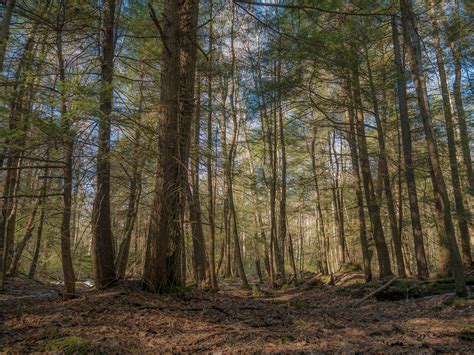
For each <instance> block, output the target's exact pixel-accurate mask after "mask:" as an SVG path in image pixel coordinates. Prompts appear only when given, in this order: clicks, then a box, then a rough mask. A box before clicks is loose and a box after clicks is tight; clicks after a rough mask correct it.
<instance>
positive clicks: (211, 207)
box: [207, 0, 219, 290]
mask: <svg viewBox="0 0 474 355" xmlns="http://www.w3.org/2000/svg"><path fill="white" fill-rule="evenodd" d="M209 18H210V22H209V54H208V57H209V67H208V83H207V90H208V91H207V98H208V104H207V109H208V116H207V194H208V220H209V237H210V242H211V243H210V248H209V249H210V253H209V263H210V267H209V276H210V279H211V287H212V288H213V289H215V290H217V289H218V288H219V286H218V283H217V274H216V250H215V249H216V226H215V212H214V211H215V199H214V190H213V189H214V188H213V176H212V160H213V159H212V158H213V153H214V148H213V141H212V140H213V135H212V117H213V105H212V100H213V90H212V80H213V70H214V68H213V63H214V62H213V58H214V53H213V48H214V47H213V45H214V26H213V24H214V21H213V0H209Z"/></svg>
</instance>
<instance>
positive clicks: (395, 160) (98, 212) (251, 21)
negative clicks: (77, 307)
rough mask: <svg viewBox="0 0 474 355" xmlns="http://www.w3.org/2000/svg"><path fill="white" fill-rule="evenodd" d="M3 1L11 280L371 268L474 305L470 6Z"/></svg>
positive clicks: (438, 0) (102, 281)
mask: <svg viewBox="0 0 474 355" xmlns="http://www.w3.org/2000/svg"><path fill="white" fill-rule="evenodd" d="M198 3H199V4H198ZM0 9H1V28H0V70H1V73H2V81H1V87H0V90H1V95H0V118H1V120H0V129H1V131H0V144H1V146H0V148H1V151H0V155H1V156H0V164H1V166H0V177H1V180H0V194H1V196H2V197H1V200H0V208H1V217H0V218H1V219H0V256H1V259H0V260H1V262H0V287H2V286H3V284H4V282H5V279H6V278H8V277H10V276H14V275H17V274H23V275H27V276H28V277H30V278H38V279H40V280H45V281H49V280H58V281H64V284H65V291H64V294H65V295H66V296H68V295H69V296H71V295H72V294H74V292H75V285H76V280H77V281H85V280H90V279H94V282H95V285H96V286H97V288H99V289H103V288H108V287H110V286H112V285H114V284H115V283H116V280H117V279H124V278H125V279H127V278H135V279H141V280H142V285H143V287H144V288H146V289H148V290H150V291H154V292H161V291H164V290H166V289H167V288H170V287H177V286H178V287H179V286H184V285H185V284H186V281H187V282H188V284H189V283H191V282H194V283H195V284H197V285H198V286H201V287H210V288H215V289H217V288H218V286H219V278H231V277H239V279H240V282H241V285H242V287H244V288H248V287H249V278H251V279H252V280H258V279H259V280H260V281H262V280H267V281H268V283H269V284H270V285H272V286H273V287H280V286H282V285H284V284H288V283H291V282H294V281H295V280H297V279H300V278H302V277H303V275H304V273H305V272H307V271H311V272H320V273H322V274H324V275H332V274H333V273H335V272H337V271H340V270H341V268H342V269H344V268H346V269H347V268H349V269H351V268H355V269H360V270H363V272H364V275H365V280H366V281H370V280H371V279H372V278H378V277H382V278H383V277H386V276H391V275H392V274H396V275H398V276H399V277H402V278H404V277H416V278H419V279H426V278H428V277H435V276H449V275H453V276H454V278H455V280H456V292H457V294H458V295H460V296H463V295H466V293H467V290H466V284H465V280H464V272H463V269H469V268H471V265H472V250H471V249H472V236H473V226H472V219H471V216H470V212H471V211H472V206H473V195H474V173H473V168H472V154H471V149H472V132H473V120H472V107H473V106H472V105H473V95H472V94H473V80H474V79H473V75H474V73H473V63H472V55H473V52H472V40H473V27H472V16H473V11H474V8H473V5H472V2H470V1H460V0H423V1H421V0H420V1H410V0H401V1H400V2H398V1H388V0H387V1H375V0H374V1H372V0H364V1H361V0H351V1H348V0H324V1H309V0H307V1H305V0H298V1H292V0H288V1H262V2H257V1H256V2H253V1H244V0H236V1H227V0H207V1H200V2H198V1H197V0H179V1H175V0H165V1H150V2H148V1H141V0H103V1H90V0H87V1H66V0H36V1H27V0H17V1H15V0H4V1H1V8H0Z"/></svg>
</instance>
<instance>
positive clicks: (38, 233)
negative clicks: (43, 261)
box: [28, 174, 48, 279]
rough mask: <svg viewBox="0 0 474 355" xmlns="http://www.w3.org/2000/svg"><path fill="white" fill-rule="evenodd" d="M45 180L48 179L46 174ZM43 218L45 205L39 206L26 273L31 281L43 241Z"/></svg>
mask: <svg viewBox="0 0 474 355" xmlns="http://www.w3.org/2000/svg"><path fill="white" fill-rule="evenodd" d="M45 178H46V179H47V178H48V175H47V174H46V176H45ZM44 217H45V203H42V204H41V209H40V216H39V222H38V228H37V229H36V243H35V250H34V252H33V258H32V260H31V265H30V270H29V272H28V278H29V279H33V278H34V277H35V274H36V269H37V267H38V260H39V255H40V250H41V241H42V239H43V225H44Z"/></svg>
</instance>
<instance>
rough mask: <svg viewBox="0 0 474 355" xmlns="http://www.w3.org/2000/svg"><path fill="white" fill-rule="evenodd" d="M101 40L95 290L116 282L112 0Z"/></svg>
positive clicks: (94, 217) (105, 10)
mask: <svg viewBox="0 0 474 355" xmlns="http://www.w3.org/2000/svg"><path fill="white" fill-rule="evenodd" d="M102 11H103V26H104V27H103V40H102V41H103V42H102V58H101V62H102V63H101V90H100V113H99V133H98V145H99V147H98V151H97V168H96V170H97V171H96V174H97V185H96V195H95V199H94V206H93V210H92V245H93V248H92V261H93V271H94V279H95V285H96V287H97V288H98V289H104V288H107V287H110V286H112V285H113V284H114V283H115V281H116V273H115V263H114V248H113V235H112V226H111V216H110V214H111V212H110V134H111V125H112V122H111V121H112V104H113V96H114V95H113V75H114V74H113V72H114V54H115V53H114V52H115V36H114V27H115V0H105V1H104V4H103V9H102Z"/></svg>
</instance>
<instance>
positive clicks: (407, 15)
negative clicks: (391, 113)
mask: <svg viewBox="0 0 474 355" xmlns="http://www.w3.org/2000/svg"><path fill="white" fill-rule="evenodd" d="M400 8H401V11H402V26H403V35H404V39H405V45H406V48H407V52H408V56H409V59H410V66H411V69H412V79H413V82H414V84H415V88H416V92H417V98H418V106H419V109H420V115H421V118H422V121H423V128H424V132H425V139H426V143H427V149H428V158H429V162H430V167H431V169H430V170H431V172H432V183H433V190H434V194H435V200H436V209H437V211H438V226H439V228H440V229H442V230H444V231H446V236H447V239H448V243H449V260H450V264H451V265H450V266H451V267H452V270H453V274H454V279H455V286H456V295H458V296H460V297H461V296H462V297H464V296H466V295H467V288H466V281H465V278H464V272H463V268H462V261H461V256H460V254H459V248H458V245H457V242H456V235H455V232H454V225H453V222H452V219H451V206H450V204H449V197H448V192H447V188H446V183H445V181H444V177H443V173H442V170H441V165H440V161H439V155H438V149H437V146H436V140H435V136H434V131H433V124H432V121H431V112H430V106H429V100H428V94H427V88H426V80H425V76H424V74H423V65H422V60H421V44H420V39H419V37H418V32H417V30H416V28H415V22H414V15H413V9H412V4H411V2H410V1H408V0H400Z"/></svg>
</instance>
